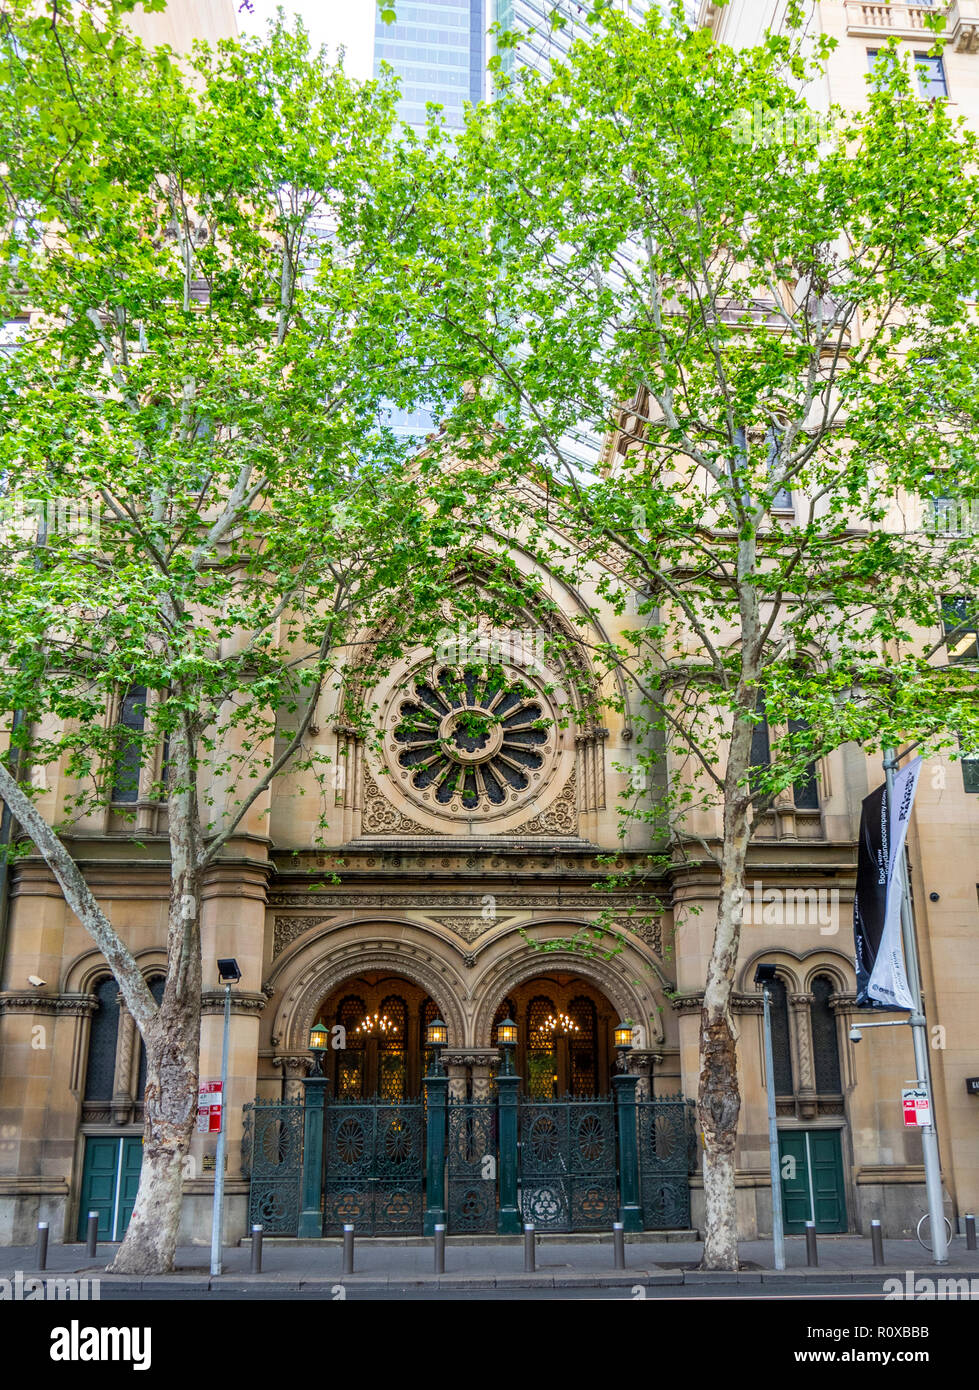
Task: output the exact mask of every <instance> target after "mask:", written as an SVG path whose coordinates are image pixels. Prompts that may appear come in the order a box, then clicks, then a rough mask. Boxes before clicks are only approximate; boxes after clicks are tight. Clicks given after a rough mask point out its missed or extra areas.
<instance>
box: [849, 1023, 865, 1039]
mask: <svg viewBox="0 0 979 1390" xmlns="http://www.w3.org/2000/svg"><path fill="white" fill-rule="evenodd" d="M850 1041H851V1042H852V1043H858V1042H862V1041H863V1034H862V1033H861V1031H860V1029H859V1028H858V1027H857V1026H856V1024H854V1026H853V1027H852V1028H851V1029H850Z"/></svg>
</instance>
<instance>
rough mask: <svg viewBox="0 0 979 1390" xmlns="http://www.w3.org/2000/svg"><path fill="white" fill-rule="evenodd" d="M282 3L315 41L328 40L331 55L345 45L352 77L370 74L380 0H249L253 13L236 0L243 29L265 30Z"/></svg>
mask: <svg viewBox="0 0 979 1390" xmlns="http://www.w3.org/2000/svg"><path fill="white" fill-rule="evenodd" d="M280 3H281V6H282V9H283V10H284V11H285V13H286V18H287V19H288V18H290V17H291V16H292V15H293V14H298V15H299V16H300V17H301V18H302V21H303V24H304V25H305V26H306V28H307V29H308V31H309V34H310V38H311V39H312V41H313V43H314V44H321V43H325V44H326V45H327V46H328V48H329V50H330V56H331V57H332V56H333V54H334V52H335V50H336V49H337V48H338V47H340V46H341V45H342V46H343V48H344V49H345V50H346V56H345V58H344V68H345V69H346V71H347V73H348V74H349V76H351V77H361V78H366V77H370V76H371V70H372V67H373V58H374V16H375V14H376V13H377V0H250V4H251V10H252V13H251V14H249V13H248V12H247V11H246V10H244V9H242V8H241V0H236V8H238V11H239V12H238V27H239V29H240V30H241V32H242V33H243V34H255V33H264V32H265V26H266V24H267V23H268V21H269V19H270V18H272V16H273V15H274V14H275V11H276V9H277V7H278V5H279V4H280Z"/></svg>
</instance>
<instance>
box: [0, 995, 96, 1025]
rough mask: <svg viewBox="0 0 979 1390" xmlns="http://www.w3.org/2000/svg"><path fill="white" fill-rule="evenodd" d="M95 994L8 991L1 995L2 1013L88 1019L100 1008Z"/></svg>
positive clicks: (0, 1008)
mask: <svg viewBox="0 0 979 1390" xmlns="http://www.w3.org/2000/svg"><path fill="white" fill-rule="evenodd" d="M98 1002H99V1001H98V999H97V998H96V997H95V995H94V994H37V993H36V992H35V991H34V990H7V991H5V992H4V993H3V994H0V1013H8V1014H68V1015H72V1014H73V1015H75V1016H76V1017H78V1018H86V1017H88V1016H89V1015H90V1014H93V1013H94V1012H95V1010H96V1008H97V1007H98Z"/></svg>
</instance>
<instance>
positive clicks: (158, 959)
mask: <svg viewBox="0 0 979 1390" xmlns="http://www.w3.org/2000/svg"><path fill="white" fill-rule="evenodd" d="M133 958H134V959H135V961H136V964H137V965H138V966H139V968H140V971H141V973H142V976H143V979H144V980H145V979H149V977H150V976H151V975H166V973H167V953H166V951H164V950H161V949H160V948H159V947H158V946H148V947H146V948H145V949H144V950H142V951H134V952H133ZM111 974H112V971H111V969H110V968H109V964H108V962H107V961H106V958H105V956H104V955H103V954H102V952H101V951H99V950H96V949H95V948H94V947H93V948H92V949H91V950H89V951H83V952H82V954H81V955H78V956H75V958H74V960H71V961H69V962H68V965H67V967H66V968H65V972H64V976H63V979H62V985H61V992H62V993H63V994H91V993H92V986H93V985H94V984H95V983H96V981H98V980H100V979H101V978H102V976H103V975H111Z"/></svg>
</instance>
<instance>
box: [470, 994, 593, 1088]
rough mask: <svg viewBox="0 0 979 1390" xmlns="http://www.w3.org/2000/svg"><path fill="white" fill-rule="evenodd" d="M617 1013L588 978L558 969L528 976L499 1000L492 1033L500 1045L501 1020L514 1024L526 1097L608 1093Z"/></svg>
mask: <svg viewBox="0 0 979 1390" xmlns="http://www.w3.org/2000/svg"><path fill="white" fill-rule="evenodd" d="M618 1017H619V1016H618V1012H617V1011H616V1010H615V1009H614V1008H613V1007H612V1005H611V1004H610V1003H609V1002H608V1000H607V999H606V998H605V996H604V995H603V994H602V993H601V992H600V991H599V990H597V989H596V988H595V987H594V986H593V985H592V984H591V983H590V982H589V981H587V980H583V979H582V978H581V977H580V976H575V975H564V974H559V973H557V972H555V973H554V974H552V975H547V976H540V977H538V978H536V979H533V980H528V981H527V982H526V983H525V984H522V985H520V986H518V987H517V988H516V989H514V990H512V991H511V993H510V994H509V995H508V996H507V997H506V998H505V999H503V1000H502V1001H501V1003H500V1004H499V1006H498V1008H497V1010H496V1015H495V1017H494V1020H493V1031H492V1034H491V1037H492V1042H493V1045H494V1046H496V1043H497V1029H498V1027H499V1025H500V1023H501V1022H502V1020H503V1019H505V1018H512V1019H513V1021H514V1023H516V1025H517V1047H516V1055H515V1057H514V1065H515V1067H516V1070H517V1072H518V1074H519V1076H520V1078H521V1081H522V1087H521V1089H522V1091H523V1093H524V1094H525V1095H526V1096H528V1097H531V1098H533V1099H535V1100H550V1099H552V1098H553V1097H554V1096H563V1095H573V1096H592V1095H607V1094H608V1092H609V1089H610V1082H611V1076H612V1070H613V1066H614V1061H615V1055H614V1048H613V1046H612V1030H613V1028H614V1027H615V1024H616V1023H617V1022H618Z"/></svg>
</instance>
